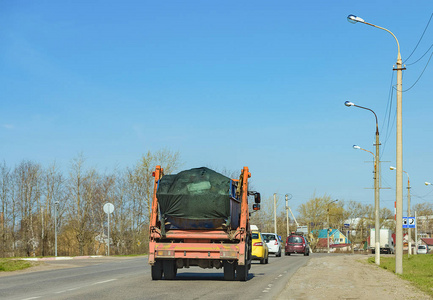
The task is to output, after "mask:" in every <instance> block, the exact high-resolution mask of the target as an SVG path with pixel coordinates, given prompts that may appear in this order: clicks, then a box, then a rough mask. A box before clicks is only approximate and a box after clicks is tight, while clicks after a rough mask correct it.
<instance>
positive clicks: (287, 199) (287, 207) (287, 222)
mask: <svg viewBox="0 0 433 300" xmlns="http://www.w3.org/2000/svg"><path fill="white" fill-rule="evenodd" d="M286 225H287V228H286V230H287V236H289V234H290V226H289V195H287V194H286Z"/></svg>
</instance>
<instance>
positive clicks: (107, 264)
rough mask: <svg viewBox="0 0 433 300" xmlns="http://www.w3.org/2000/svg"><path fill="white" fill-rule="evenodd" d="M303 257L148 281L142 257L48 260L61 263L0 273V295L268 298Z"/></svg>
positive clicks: (271, 259)
mask: <svg viewBox="0 0 433 300" xmlns="http://www.w3.org/2000/svg"><path fill="white" fill-rule="evenodd" d="M315 255H320V254H312V256H315ZM310 257H311V256H310ZM308 260H309V257H306V256H303V255H291V256H286V257H284V256H283V257H274V256H271V257H269V264H267V265H261V264H259V262H253V265H252V267H251V270H250V274H249V277H248V281H246V282H239V281H224V279H223V271H222V269H201V268H199V267H191V268H190V269H180V270H179V271H178V274H177V276H176V279H175V280H159V281H152V280H151V277H150V266H149V265H148V264H147V257H139V258H112V257H110V258H98V259H83V260H72V261H67V262H65V261H51V262H46V263H47V264H51V265H52V266H53V267H54V266H56V264H57V265H58V266H62V267H67V268H62V269H55V270H49V271H40V272H29V273H24V274H18V275H10V276H2V277H0V299H3V300H5V299H11V300H14V299H28V300H30V299H176V300H179V299H232V298H234V297H236V298H237V299H272V298H274V297H275V296H277V295H278V294H279V293H280V292H281V291H282V290H283V289H284V287H285V286H286V284H287V282H288V280H289V278H290V277H291V276H292V275H293V274H294V273H295V272H296V271H297V270H298V268H300V267H302V266H304V265H305V264H306V263H307V262H308Z"/></svg>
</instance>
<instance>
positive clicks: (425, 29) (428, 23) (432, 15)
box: [403, 13, 433, 65]
mask: <svg viewBox="0 0 433 300" xmlns="http://www.w3.org/2000/svg"><path fill="white" fill-rule="evenodd" d="M432 17H433V13H432V14H431V15H430V19H429V20H428V22H427V25H426V26H425V28H424V32H423V33H422V35H421V37H420V39H419V41H418V43H417V44H416V46H415V48H414V49H413V51H412V53H411V54H410V55H409V56H408V58H406V60H405V61H404V62H403V63H405V62H406V61H408V60H409V58H410V57H411V56H412V54H413V53H414V52H415V50H416V49H417V48H418V45H419V43H420V42H421V40H422V38H423V37H424V34H425V32H426V31H427V28H428V26H429V25H430V21H431V19H432ZM432 46H433V45H432ZM430 48H431V47H430ZM430 48H429V50H430ZM429 50H427V52H428V51H429ZM424 55H425V54H424ZM424 55H423V56H424ZM421 58H422V57H421ZM417 62H418V60H417V61H416V62H414V63H412V64H410V65H413V64H415V63H417Z"/></svg>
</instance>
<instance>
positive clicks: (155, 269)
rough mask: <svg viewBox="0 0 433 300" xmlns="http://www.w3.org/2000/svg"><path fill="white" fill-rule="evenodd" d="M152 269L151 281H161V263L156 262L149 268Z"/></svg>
mask: <svg viewBox="0 0 433 300" xmlns="http://www.w3.org/2000/svg"><path fill="white" fill-rule="evenodd" d="M151 269H152V280H161V279H162V261H160V260H157V261H155V263H154V264H153V266H152V267H151Z"/></svg>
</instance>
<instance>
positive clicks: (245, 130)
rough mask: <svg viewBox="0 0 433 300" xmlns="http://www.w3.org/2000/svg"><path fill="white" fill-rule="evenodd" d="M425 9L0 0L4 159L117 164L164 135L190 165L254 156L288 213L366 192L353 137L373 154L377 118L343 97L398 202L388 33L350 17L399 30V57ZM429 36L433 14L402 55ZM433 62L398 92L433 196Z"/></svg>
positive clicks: (250, 160)
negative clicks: (377, 148)
mask: <svg viewBox="0 0 433 300" xmlns="http://www.w3.org/2000/svg"><path fill="white" fill-rule="evenodd" d="M432 12H433V9H432V6H431V2H430V1H411V2H410V4H408V2H407V1H388V0H387V1H297V2H293V1H182V2H180V1H107V0H105V1H37V2H35V1H0V40H1V42H0V159H1V160H4V161H5V162H6V163H7V164H8V165H9V166H14V165H16V164H18V163H19V162H20V161H22V160H24V159H26V160H27V159H29V160H32V161H35V162H39V163H41V164H42V165H44V166H48V165H49V164H51V163H53V162H54V161H56V163H57V164H58V165H60V166H61V167H62V168H64V169H65V170H67V168H68V167H69V165H70V162H71V160H72V159H73V158H74V157H76V156H77V155H78V154H79V153H81V152H82V153H83V154H84V156H85V157H86V158H87V165H88V166H89V167H96V168H97V169H99V170H100V171H101V172H110V171H111V170H114V168H115V167H121V168H125V167H128V166H132V165H133V164H135V163H136V162H137V160H138V159H139V158H140V156H141V155H142V154H144V153H146V152H147V151H148V150H150V151H156V150H158V149H163V148H167V149H170V150H172V151H179V152H180V154H181V158H182V161H183V162H184V164H183V169H188V168H193V167H200V166H211V167H214V168H216V169H220V170H222V169H229V170H241V168H242V167H243V166H248V167H249V168H250V171H251V173H252V180H253V184H254V187H255V189H256V190H258V191H260V192H261V193H262V195H263V198H267V197H270V196H272V194H273V193H278V194H279V195H281V196H282V197H283V195H284V194H286V193H290V194H292V196H293V198H292V200H291V201H290V204H291V207H292V208H293V209H294V210H296V208H297V207H298V206H299V205H300V204H302V203H304V202H306V201H308V200H309V199H310V197H311V196H312V195H313V194H315V195H317V196H322V195H324V194H327V195H329V196H331V197H332V198H333V199H341V200H355V201H359V202H362V203H364V204H373V196H374V192H373V190H372V189H366V188H371V187H372V186H373V174H372V169H373V166H372V163H371V161H372V156H371V155H370V154H368V153H366V152H363V151H359V150H354V149H352V145H353V144H357V145H359V146H361V147H363V148H365V149H368V150H370V151H374V147H373V143H374V133H375V123H374V117H373V115H372V114H371V113H370V112H368V111H364V110H361V109H357V108H353V107H351V108H347V107H345V106H344V101H346V100H351V101H352V102H355V103H356V104H358V105H361V106H366V107H369V108H371V109H373V110H374V111H375V112H376V113H377V115H378V117H379V126H380V131H381V132H380V133H381V143H382V149H381V160H382V161H385V162H383V163H382V185H383V186H384V187H390V189H384V190H382V191H381V205H382V207H388V208H389V209H392V210H393V207H394V200H395V171H390V170H389V166H390V165H394V166H395V121H394V120H395V93H394V94H393V96H392V97H391V96H390V87H391V84H392V83H393V84H395V74H393V70H392V68H393V65H394V64H395V62H396V58H397V46H396V43H395V40H394V39H393V38H392V36H391V35H390V34H388V33H386V32H385V31H382V30H379V29H375V28H372V27H370V26H366V25H364V24H355V25H352V24H350V23H348V22H347V20H346V17H347V15H349V14H355V15H357V16H360V17H362V18H364V19H365V20H366V21H367V22H371V23H374V24H376V25H379V26H382V27H386V28H388V29H389V30H391V31H393V33H394V34H395V35H396V36H397V38H398V39H399V41H400V45H401V53H402V58H403V60H405V59H406V58H407V57H408V56H409V54H410V53H411V52H412V50H413V49H414V48H415V46H416V44H417V43H418V41H419V40H420V37H421V35H422V33H423V31H424V29H425V27H426V25H427V22H428V21H429V19H430V16H431V14H432ZM432 23H433V22H432ZM432 44H433V24H431V25H430V26H429V27H428V29H427V31H426V33H425V35H424V37H423V39H422V40H421V42H420V44H419V46H418V48H417V50H416V51H415V53H414V54H413V55H412V57H411V58H410V60H408V61H407V63H408V64H409V63H412V62H415V61H416V60H417V59H418V58H419V57H421V55H422V54H424V53H425V52H426V51H427V50H428V48H429V47H430V46H431V45H432ZM431 51H432V50H430V52H428V53H427V55H426V56H425V57H424V58H423V59H422V60H420V61H419V62H418V63H416V64H414V65H408V66H407V70H406V71H404V75H403V90H405V89H407V88H409V87H410V86H412V84H413V83H414V82H415V81H416V80H417V78H418V77H419V76H420V74H421V72H422V71H423V69H424V67H425V66H426V64H427V61H428V58H429V57H430V54H431ZM432 68H433V62H432V63H431V64H429V65H428V67H427V68H426V70H425V72H424V74H423V76H422V77H421V79H420V80H419V81H418V83H417V84H416V85H415V86H414V87H413V88H411V89H410V90H408V91H407V92H404V93H403V142H404V148H403V155H404V157H403V159H404V162H403V165H404V169H405V171H407V172H408V173H409V174H410V176H411V183H412V194H413V197H412V204H416V203H420V202H425V201H428V202H432V201H433V188H432V187H430V186H429V187H426V186H424V184H423V183H424V181H429V180H430V181H433V173H432V168H433V157H432V155H431V150H430V149H432V138H431V137H432V133H433V124H432V123H433V121H432V117H431V112H432V109H433V103H432V101H431V97H432V96H431V82H432V79H433V71H432ZM391 100H392V103H390V102H391ZM388 161H389V162H388ZM404 181H405V182H406V177H405V179H404ZM405 186H406V184H405ZM404 203H405V204H404V207H405V209H406V201H404ZM404 215H405V214H404Z"/></svg>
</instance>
